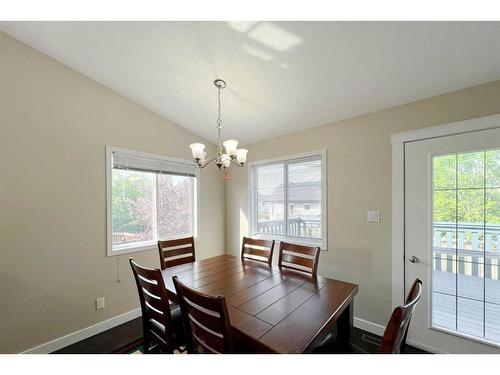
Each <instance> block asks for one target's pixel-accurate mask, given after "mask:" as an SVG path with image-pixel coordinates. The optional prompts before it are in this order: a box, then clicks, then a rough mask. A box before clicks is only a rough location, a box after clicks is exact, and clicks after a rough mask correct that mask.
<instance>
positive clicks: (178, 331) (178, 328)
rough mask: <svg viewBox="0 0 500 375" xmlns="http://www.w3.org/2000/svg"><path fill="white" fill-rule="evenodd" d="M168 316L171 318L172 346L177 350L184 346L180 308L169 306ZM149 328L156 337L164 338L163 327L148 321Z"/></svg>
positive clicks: (154, 321) (173, 305)
mask: <svg viewBox="0 0 500 375" xmlns="http://www.w3.org/2000/svg"><path fill="white" fill-rule="evenodd" d="M170 314H171V317H172V328H173V339H174V346H175V347H177V348H179V347H181V346H184V345H186V335H185V333H184V322H183V320H182V314H181V308H180V306H179V305H177V304H171V305H170ZM148 323H149V328H150V329H151V331H153V332H155V333H156V334H157V335H158V336H160V337H164V335H165V326H164V325H163V324H161V323H159V322H157V321H156V320H154V319H149V321H148Z"/></svg>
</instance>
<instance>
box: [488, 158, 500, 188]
mask: <svg viewBox="0 0 500 375" xmlns="http://www.w3.org/2000/svg"><path fill="white" fill-rule="evenodd" d="M486 187H487V188H491V187H497V188H498V187H500V149H497V150H488V151H486Z"/></svg>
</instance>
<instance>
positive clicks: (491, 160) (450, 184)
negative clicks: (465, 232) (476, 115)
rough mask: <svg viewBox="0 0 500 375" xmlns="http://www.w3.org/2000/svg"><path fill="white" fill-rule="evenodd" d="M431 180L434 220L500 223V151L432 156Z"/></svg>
mask: <svg viewBox="0 0 500 375" xmlns="http://www.w3.org/2000/svg"><path fill="white" fill-rule="evenodd" d="M433 183H434V197H433V200H434V221H435V222H455V221H456V220H457V219H458V223H459V224H460V223H483V221H484V219H485V217H484V215H485V213H486V222H487V224H500V150H489V151H480V152H470V153H464V154H457V155H455V154H452V155H444V156H438V157H434V158H433ZM457 184H458V186H457ZM485 187H486V189H485Z"/></svg>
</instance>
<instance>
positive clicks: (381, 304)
mask: <svg viewBox="0 0 500 375" xmlns="http://www.w3.org/2000/svg"><path fill="white" fill-rule="evenodd" d="M381 89H383V88H381ZM496 113H500V81H495V82H492V83H488V84H485V85H481V86H477V87H472V88H468V89H465V90H461V91H457V92H453V93H450V94H446V95H442V96H437V97H433V98H429V99H425V100H421V101H418V102H415V103H411V104H407V105H403V106H398V107H395V108H390V109H387V110H383V111H380V112H376V113H372V114H368V115H364V116H359V117H355V118H352V119H348V120H345V121H339V122H335V123H332V124H329V125H325V126H321V127H317V128H314V129H310V130H306V131H303V132H299V133H295V134H291V135H287V136H283V137H279V138H276V139H272V140H268V141H264V142H260V143H257V144H253V145H249V146H247V148H248V150H249V152H248V157H249V161H250V162H251V161H258V160H265V159H269V158H274V157H278V156H284V155H290V154H295V153H301V152H307V151H314V150H320V149H327V150H328V251H326V252H323V253H322V254H321V258H320V267H319V272H320V274H322V275H325V276H332V277H335V278H338V279H340V280H346V281H351V282H353V283H356V284H359V286H360V289H359V294H358V296H357V298H356V302H355V312H354V314H355V316H356V317H358V318H362V319H365V320H368V321H371V322H374V323H378V324H382V325H385V324H386V323H387V320H388V318H389V315H390V311H391V307H392V306H391V146H390V140H389V135H390V134H392V133H397V132H402V131H406V130H410V129H416V128H422V127H426V126H432V125H437V124H442V123H447V122H452V121H458V120H464V119H469V118H473V117H479V116H485V115H491V114H496ZM226 210H227V212H226V223H227V225H226V244H227V246H228V249H230V251H231V252H233V253H236V252H238V251H239V250H238V249H239V246H240V239H241V237H242V236H243V235H246V234H247V230H248V171H247V170H246V169H244V170H233V171H232V179H231V180H230V181H229V182H228V184H227V187H226ZM367 210H380V211H382V221H381V222H380V223H376V224H375V223H371V224H368V223H367V222H366V211H367Z"/></svg>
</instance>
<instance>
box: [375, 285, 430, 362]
mask: <svg viewBox="0 0 500 375" xmlns="http://www.w3.org/2000/svg"><path fill="white" fill-rule="evenodd" d="M421 295H422V281H421V280H420V279H416V280H415V281H414V282H413V285H412V287H411V290H410V293H408V297H407V298H406V302H405V304H404V305H403V306H398V307H396V308H395V309H394V311H393V312H392V315H391V318H390V319H389V323H388V324H387V327H386V329H385V331H384V336H383V337H382V343H381V344H380V353H385V354H399V353H400V352H401V349H402V348H403V347H404V345H405V343H406V336H407V334H408V328H409V327H410V321H411V317H412V315H413V310H414V309H415V306H416V305H417V303H418V301H419V300H420V297H421Z"/></svg>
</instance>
